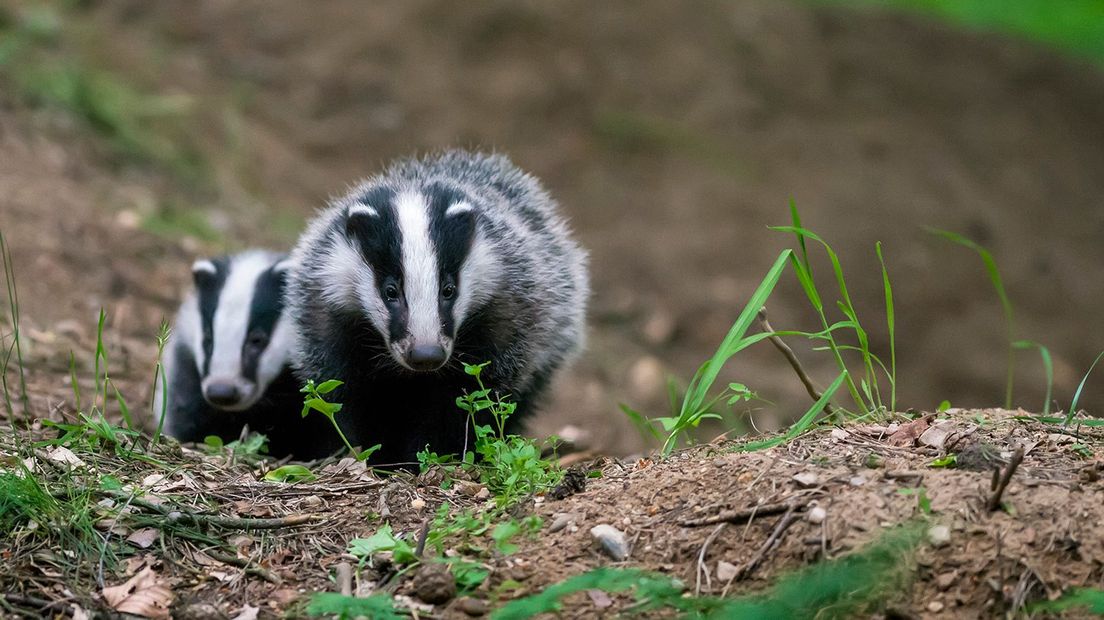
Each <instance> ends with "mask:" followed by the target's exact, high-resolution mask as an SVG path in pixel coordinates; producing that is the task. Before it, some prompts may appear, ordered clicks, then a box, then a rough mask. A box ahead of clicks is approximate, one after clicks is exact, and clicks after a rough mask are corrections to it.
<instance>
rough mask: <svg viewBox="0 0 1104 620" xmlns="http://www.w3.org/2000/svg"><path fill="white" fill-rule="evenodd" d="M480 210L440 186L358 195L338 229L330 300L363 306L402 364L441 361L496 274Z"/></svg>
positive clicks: (411, 366) (425, 366)
mask: <svg viewBox="0 0 1104 620" xmlns="http://www.w3.org/2000/svg"><path fill="white" fill-rule="evenodd" d="M478 217H479V215H478V213H477V210H476V207H475V205H474V204H473V202H472V201H471V200H469V199H468V198H467V197H466V196H465V195H464V194H463V193H462V192H460V191H458V190H455V189H452V188H448V187H445V186H442V185H436V184H431V185H429V186H428V187H421V188H415V189H406V190H394V189H390V188H383V187H381V188H376V189H372V190H369V191H367V192H365V193H363V194H361V195H358V196H357V197H356V199H355V201H353V203H352V204H350V206H348V207H347V208H346V209H345V211H344V213H343V214H342V216H341V218H340V220H339V221H338V222H337V227H336V228H335V230H334V233H333V237H332V242H333V243H332V246H331V248H330V256H328V261H327V267H326V268H327V269H328V270H330V273H328V274H324V277H327V278H328V286H327V293H326V295H325V297H326V298H327V299H326V300H327V301H328V302H330V303H332V304H334V305H338V306H343V307H346V308H348V307H353V308H355V310H356V311H357V312H359V313H362V315H363V316H365V317H366V318H367V319H368V320H369V321H370V322H371V324H372V325H373V326H374V327H375V329H376V330H377V331H378V332H379V333H380V334H381V335H382V336H383V340H384V342H385V343H386V345H387V350H388V352H389V353H390V355H391V357H392V358H393V359H394V360H395V362H397V363H398V364H399V365H401V366H403V367H404V368H407V369H408V370H413V371H434V370H437V369H439V368H441V367H442V366H444V365H445V364H446V363H447V362H448V360H449V358H450V357H451V355H452V351H453V343H454V341H455V338H456V334H457V331H458V329H459V328H460V326H461V324H462V323H463V321H464V319H465V317H467V316H468V314H469V313H470V312H471V311H473V310H475V309H476V308H478V307H479V305H480V304H481V303H482V302H483V301H485V300H486V299H487V298H489V297H490V295H491V292H492V287H493V286H494V282H495V280H496V279H497V277H498V276H497V269H498V268H497V265H496V262H495V260H494V257H493V256H492V253H491V250H490V247H489V245H488V244H487V243H486V241H485V240H484V239H482V236H481V234H480V232H479V229H478V226H477V218H478Z"/></svg>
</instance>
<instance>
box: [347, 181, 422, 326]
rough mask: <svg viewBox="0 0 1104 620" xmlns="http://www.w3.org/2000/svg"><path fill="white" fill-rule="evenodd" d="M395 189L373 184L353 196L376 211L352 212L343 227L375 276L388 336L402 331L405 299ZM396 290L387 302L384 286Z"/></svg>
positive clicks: (404, 319)
mask: <svg viewBox="0 0 1104 620" xmlns="http://www.w3.org/2000/svg"><path fill="white" fill-rule="evenodd" d="M394 198H395V191H394V190H393V189H391V188H388V187H376V188H373V189H371V190H368V191H367V192H365V193H364V194H362V195H361V196H358V197H357V202H358V203H360V204H363V205H365V206H368V207H371V208H372V209H375V211H376V215H367V214H364V215H356V216H354V217H352V218H347V219H346V223H345V231H346V234H348V235H349V236H350V237H351V238H353V239H354V240H355V241H356V243H357V247H358V249H359V250H360V254H361V256H362V257H363V258H364V261H365V262H366V263H367V264H368V266H370V267H371V269H372V272H373V273H374V274H375V277H376V289H377V292H378V294H379V297H380V299H383V300H384V301H385V303H386V305H387V309H388V311H389V312H390V321H389V322H388V331H389V332H390V337H391V340H392V341H394V340H398V339H401V338H402V337H403V336H405V335H406V322H407V317H406V301H405V295H404V294H403V283H404V278H403V267H402V230H401V229H400V228H399V222H398V215H397V214H396V213H395V206H394V204H393V201H394ZM388 285H393V286H395V287H396V288H397V289H398V290H399V299H398V301H395V302H388V301H386V300H387V295H386V293H385V291H386V289H387V286H388Z"/></svg>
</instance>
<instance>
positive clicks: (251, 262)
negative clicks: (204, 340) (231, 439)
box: [199, 252, 272, 379]
mask: <svg viewBox="0 0 1104 620" xmlns="http://www.w3.org/2000/svg"><path fill="white" fill-rule="evenodd" d="M271 265H272V259H271V257H269V256H266V255H265V254H264V253H263V252H248V253H245V254H241V255H238V256H235V257H234V258H233V259H232V260H231V261H230V273H229V274H227V276H226V282H225V283H224V284H223V286H222V292H221V294H220V295H219V303H218V308H216V309H215V317H214V323H213V324H212V326H211V333H212V335H213V336H214V340H215V343H214V344H215V346H214V349H213V350H212V351H211V364H210V366H209V368H208V373H207V376H208V377H219V378H226V379H231V378H233V379H237V378H239V377H241V353H242V345H243V344H244V343H245V336H246V331H247V330H248V329H249V311H250V308H251V307H252V305H253V293H254V291H255V290H256V284H257V276H258V275H260V273H261V272H263V271H264V270H266V269H268V268H269V266H271ZM201 337H202V336H201ZM201 346H202V345H201ZM199 350H201V351H202V350H203V349H202V348H200V349H199Z"/></svg>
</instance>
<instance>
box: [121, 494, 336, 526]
mask: <svg viewBox="0 0 1104 620" xmlns="http://www.w3.org/2000/svg"><path fill="white" fill-rule="evenodd" d="M100 492H101V493H103V494H105V495H109V496H111V497H115V498H117V499H127V500H130V503H131V504H133V505H135V506H138V507H139V508H144V509H145V510H149V511H152V512H156V513H158V514H162V515H164V516H166V517H170V518H176V519H179V520H181V521H191V522H193V523H199V524H206V525H214V526H216V527H225V528H227V529H235V530H272V529H277V528H281V527H292V526H296V525H303V524H305V523H312V522H317V521H322V520H323V518H324V517H322V515H313V514H307V515H289V516H287V517H277V518H267V519H259V518H250V517H226V516H223V515H205V514H199V513H195V512H190V511H186V510H184V509H182V508H174V507H171V506H161V505H159V504H154V503H153V502H148V501H146V500H144V499H139V498H137V497H134V498H132V497H131V495H130V494H129V493H123V492H122V491H109V490H102V491H100Z"/></svg>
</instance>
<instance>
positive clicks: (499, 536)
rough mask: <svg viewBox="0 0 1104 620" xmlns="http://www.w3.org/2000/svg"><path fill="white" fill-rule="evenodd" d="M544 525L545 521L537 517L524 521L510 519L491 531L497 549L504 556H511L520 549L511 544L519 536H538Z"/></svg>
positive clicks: (529, 517) (531, 516) (532, 516)
mask: <svg viewBox="0 0 1104 620" xmlns="http://www.w3.org/2000/svg"><path fill="white" fill-rule="evenodd" d="M542 525H543V521H541V518H540V517H538V516H536V515H530V516H528V517H525V518H524V519H508V520H506V521H503V522H501V523H499V524H498V525H496V526H495V527H494V529H493V530H491V538H492V539H493V540H494V543H495V549H497V550H498V552H499V553H501V554H503V555H511V554H512V553H514V552H515V551H517V549H518V546H517V545H515V544H513V543H511V542H510V541H511V540H512V539H513V538H514V537H516V536H517V535H519V534H526V535H528V536H530V537H533V536H536V534H537V532H539V531H540V528H541V526H542Z"/></svg>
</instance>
